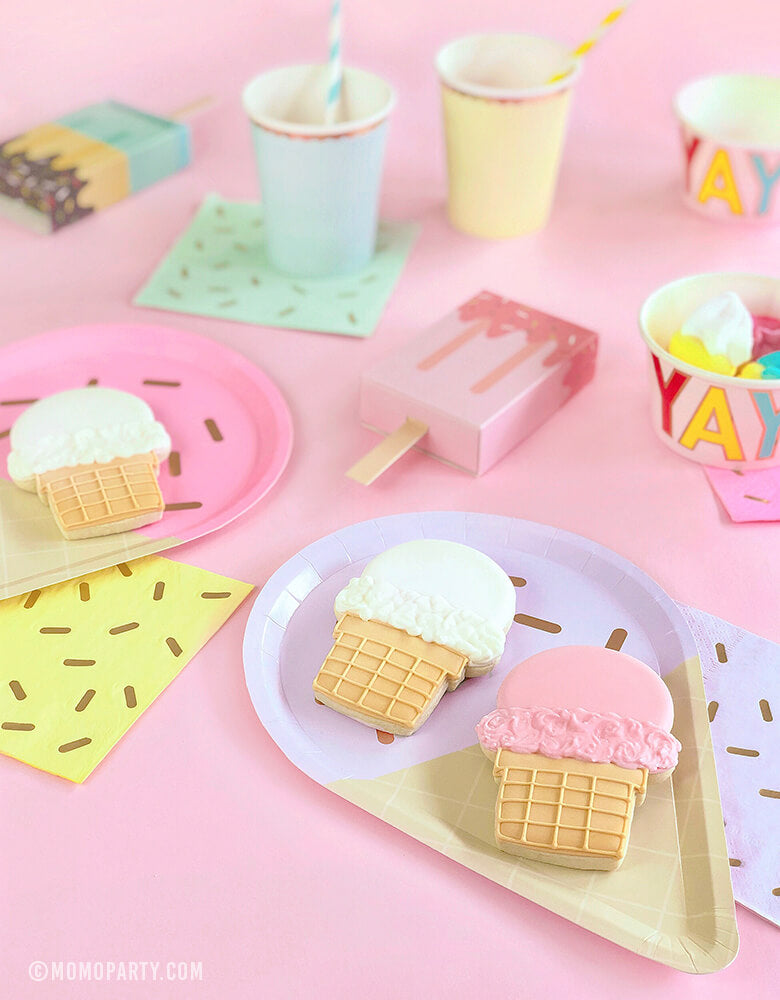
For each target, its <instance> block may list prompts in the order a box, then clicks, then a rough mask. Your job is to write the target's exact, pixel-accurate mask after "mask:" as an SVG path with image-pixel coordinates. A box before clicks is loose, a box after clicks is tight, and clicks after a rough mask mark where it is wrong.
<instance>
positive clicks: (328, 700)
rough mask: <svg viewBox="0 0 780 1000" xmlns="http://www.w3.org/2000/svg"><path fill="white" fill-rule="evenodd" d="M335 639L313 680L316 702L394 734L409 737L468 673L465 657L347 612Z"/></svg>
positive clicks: (340, 622)
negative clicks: (445, 693) (446, 693)
mask: <svg viewBox="0 0 780 1000" xmlns="http://www.w3.org/2000/svg"><path fill="white" fill-rule="evenodd" d="M333 637H334V640H335V642H334V643H333V646H332V647H331V650H330V652H329V653H328V655H327V656H326V657H325V662H324V663H323V664H322V666H321V667H320V670H319V673H318V674H317V676H316V677H315V679H314V685H313V687H314V696H315V698H317V700H318V701H321V702H322V704H323V705H327V706H328V707H329V708H332V709H335V711H337V712H340V713H341V714H342V715H347V716H349V718H351V719H355V720H356V721H357V722H362V723H364V725H367V726H374V727H376V728H377V729H381V730H383V731H384V732H386V733H394V734H395V735H396V736H411V734H412V733H414V732H415V731H416V730H417V729H419V728H420V726H421V725H422V724H423V723H424V722H425V720H426V719H427V718H428V716H429V715H430V714H431V712H432V711H433V710H434V708H435V707H436V706H437V705H438V703H439V701H440V700H441V697H442V695H443V694H444V692H445V691H454V690H455V688H456V687H457V686H458V685H459V684H460V683H461V681H462V680H463V679H464V677H466V676H467V674H468V670H467V666H466V664H467V657H465V656H464V655H463V654H461V653H456V652H455V651H454V650H452V649H448V648H447V647H446V646H440V645H438V644H437V643H435V642H426V641H425V640H424V639H420V638H419V637H418V636H413V635H409V634H408V633H407V632H403V631H402V630H401V629H397V628H394V627H393V626H392V625H385V624H384V623H383V622H375V621H363V619H362V618H359V617H358V616H357V615H350V614H345V615H342V616H341V618H340V619H339V621H338V623H337V624H336V628H335V630H334V633H333ZM488 669H489V668H488ZM480 672H481V673H484V672H485V670H484V668H483V669H481V670H480Z"/></svg>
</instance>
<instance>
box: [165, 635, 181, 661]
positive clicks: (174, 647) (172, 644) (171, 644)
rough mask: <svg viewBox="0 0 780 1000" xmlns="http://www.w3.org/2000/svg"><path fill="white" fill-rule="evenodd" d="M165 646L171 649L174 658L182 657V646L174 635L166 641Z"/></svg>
mask: <svg viewBox="0 0 780 1000" xmlns="http://www.w3.org/2000/svg"><path fill="white" fill-rule="evenodd" d="M165 645H166V646H167V647H168V649H170V651H171V652H172V653H173V655H174V656H181V646H180V645H179V644H178V642H176V640H175V639H174V638H173V636H172V635H169V636H168V638H167V639H166V640H165Z"/></svg>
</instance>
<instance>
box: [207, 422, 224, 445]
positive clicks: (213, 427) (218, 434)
mask: <svg viewBox="0 0 780 1000" xmlns="http://www.w3.org/2000/svg"><path fill="white" fill-rule="evenodd" d="M203 422H204V423H205V425H206V430H207V431H208V432H209V434H210V435H211V437H212V439H213V440H214V441H223V440H224V438H223V437H222V431H221V430H220V429H219V427H217V422H216V420H212V418H211V417H209V418H208V420H204V421H203Z"/></svg>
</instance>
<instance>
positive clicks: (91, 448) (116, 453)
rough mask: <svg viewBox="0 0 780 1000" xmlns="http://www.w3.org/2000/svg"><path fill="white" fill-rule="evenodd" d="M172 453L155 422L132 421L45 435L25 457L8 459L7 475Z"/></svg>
mask: <svg viewBox="0 0 780 1000" xmlns="http://www.w3.org/2000/svg"><path fill="white" fill-rule="evenodd" d="M170 449H171V439H170V438H169V437H168V432H167V431H166V430H165V428H164V427H163V425H162V424H161V423H160V422H159V421H157V420H145V419H141V420H133V421H129V422H126V423H121V424H113V425H110V426H106V427H82V428H80V429H78V430H75V431H72V432H71V433H68V434H47V435H45V436H43V437H41V438H39V439H38V440H37V441H36V442H35V444H34V445H33V446H28V447H27V448H26V449H25V451H24V454H23V455H22V453H21V452H20V451H19V450H16V451H12V452H11V453H10V454H9V456H8V473H9V475H10V476H11V478H12V479H14V480H26V479H30V478H32V477H33V476H37V475H42V474H43V473H44V472H51V471H52V469H61V468H65V467H67V466H72V465H89V464H91V463H92V462H111V461H113V460H114V459H116V458H129V457H130V456H131V455H140V454H143V453H144V452H148V451H153V452H155V453H156V454H157V457H158V458H160V459H164V458H165V457H166V456H167V455H168V453H169V452H170Z"/></svg>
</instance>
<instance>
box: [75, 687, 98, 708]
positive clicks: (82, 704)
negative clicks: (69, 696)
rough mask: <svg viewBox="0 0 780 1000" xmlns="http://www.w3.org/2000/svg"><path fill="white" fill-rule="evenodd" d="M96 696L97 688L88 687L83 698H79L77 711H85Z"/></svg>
mask: <svg viewBox="0 0 780 1000" xmlns="http://www.w3.org/2000/svg"><path fill="white" fill-rule="evenodd" d="M94 697H95V689H94V688H87V690H86V691H85V692H84V694H83V695H82V696H81V698H79V703H78V705H76V711H77V712H83V711H84V709H85V708H86V707H87V705H88V704H89V703H90V702H91V701H92V699H93V698H94Z"/></svg>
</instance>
